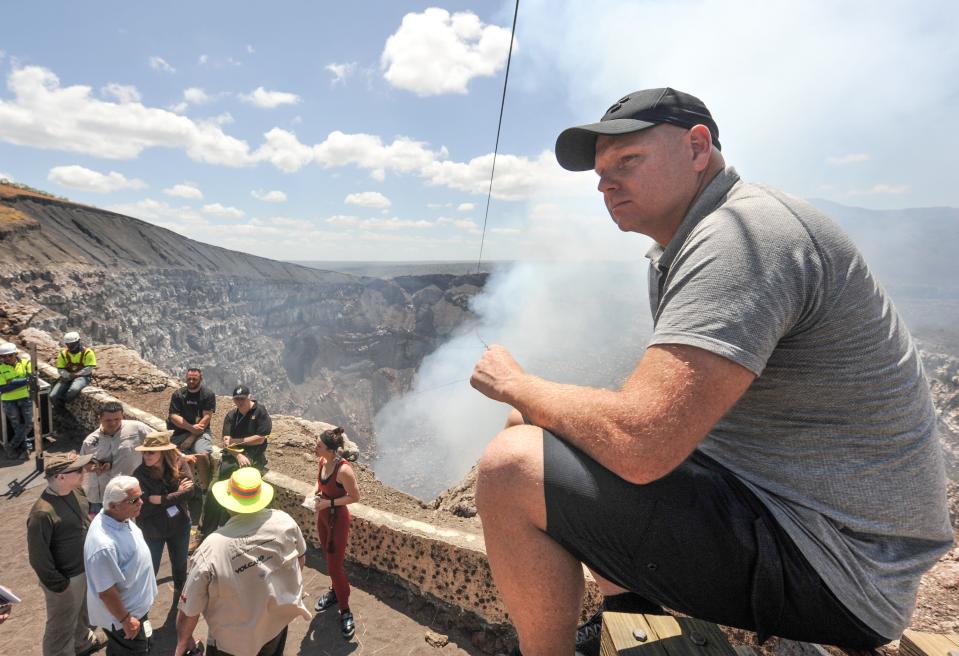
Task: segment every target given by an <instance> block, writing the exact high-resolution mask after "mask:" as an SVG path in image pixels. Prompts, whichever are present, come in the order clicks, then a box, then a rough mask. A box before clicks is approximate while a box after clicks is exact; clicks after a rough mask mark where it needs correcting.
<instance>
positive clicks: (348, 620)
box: [340, 610, 356, 640]
mask: <svg viewBox="0 0 959 656" xmlns="http://www.w3.org/2000/svg"><path fill="white" fill-rule="evenodd" d="M340 633H342V634H343V639H344V640H352V639H353V634H355V633H356V623H355V622H354V621H353V613H351V612H350V611H348V610H341V611H340Z"/></svg>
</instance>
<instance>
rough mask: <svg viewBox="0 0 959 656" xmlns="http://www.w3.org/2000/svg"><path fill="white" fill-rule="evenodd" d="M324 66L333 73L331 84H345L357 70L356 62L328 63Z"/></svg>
mask: <svg viewBox="0 0 959 656" xmlns="http://www.w3.org/2000/svg"><path fill="white" fill-rule="evenodd" d="M323 68H325V69H326V70H328V71H329V72H330V73H332V74H333V79H332V80H330V85H331V86H336V85H337V84H344V83H345V82H346V78H348V77H350V76H351V75H353V73H354V72H355V71H356V62H346V63H343V64H327V65H326V66H324V67H323Z"/></svg>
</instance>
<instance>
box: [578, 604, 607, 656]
mask: <svg viewBox="0 0 959 656" xmlns="http://www.w3.org/2000/svg"><path fill="white" fill-rule="evenodd" d="M602 633H603V607H602V606H601V607H600V609H599V610H598V611H596V612H595V613H593V616H592V617H590V618H589V619H588V620H586V621H585V622H583V623H582V624H580V625H579V626H577V627H576V653H577V654H582V656H599V638H600V636H601V635H602Z"/></svg>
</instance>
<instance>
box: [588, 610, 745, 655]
mask: <svg viewBox="0 0 959 656" xmlns="http://www.w3.org/2000/svg"><path fill="white" fill-rule="evenodd" d="M599 653H600V656H751V655H753V654H754V653H755V652H753V650H752V649H750V648H749V647H742V648H738V647H737V648H734V647H733V646H732V645H730V644H729V641H727V640H726V636H725V635H723V632H722V631H721V630H720V629H719V627H718V626H716V625H715V624H712V623H710V622H704V621H703V620H697V619H693V618H689V617H672V616H671V615H638V614H633V613H613V612H610V611H606V612H605V613H603V633H602V636H601V637H600V651H599Z"/></svg>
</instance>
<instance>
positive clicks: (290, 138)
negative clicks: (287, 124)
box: [253, 128, 313, 173]
mask: <svg viewBox="0 0 959 656" xmlns="http://www.w3.org/2000/svg"><path fill="white" fill-rule="evenodd" d="M263 136H264V138H265V139H266V143H264V144H263V145H262V146H260V147H259V148H257V150H256V152H255V153H254V154H253V157H254V158H255V159H257V160H267V161H269V162H270V163H272V164H273V166H275V167H276V168H278V169H280V170H281V171H285V172H286V173H293V172H294V171H298V170H300V169H301V168H303V167H304V166H306V165H307V164H309V163H310V162H311V161H313V148H312V147H310V146H306V145H304V144H302V143H300V141H299V139H297V138H296V135H295V134H293V133H292V132H288V131H286V130H283V129H280V128H273V129H272V130H270V131H269V132H267V133H266V134H265V135H263Z"/></svg>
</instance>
